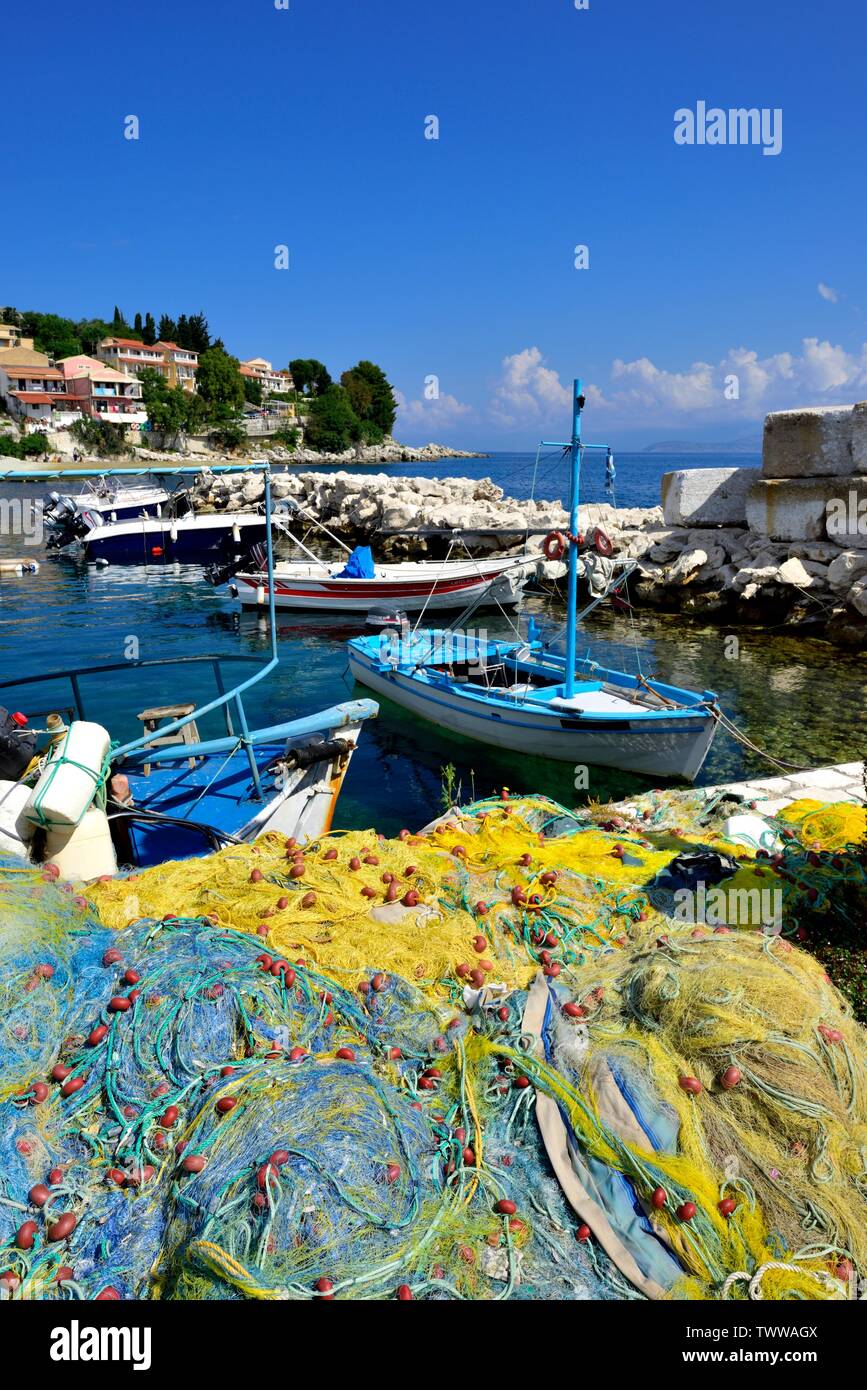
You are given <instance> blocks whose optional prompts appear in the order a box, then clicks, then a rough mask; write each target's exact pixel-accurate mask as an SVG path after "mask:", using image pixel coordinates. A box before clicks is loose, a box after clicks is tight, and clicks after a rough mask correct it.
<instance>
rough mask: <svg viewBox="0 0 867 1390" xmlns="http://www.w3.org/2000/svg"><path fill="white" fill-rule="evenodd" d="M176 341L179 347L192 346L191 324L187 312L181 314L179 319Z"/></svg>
mask: <svg viewBox="0 0 867 1390" xmlns="http://www.w3.org/2000/svg"><path fill="white" fill-rule="evenodd" d="M175 342H176V343H177V345H178V347H182V348H188V347H189V346H190V324H189V320H188V318H187V316H186V314H181V316H180V318H179V319H178V332H177V337H176V338H175Z"/></svg>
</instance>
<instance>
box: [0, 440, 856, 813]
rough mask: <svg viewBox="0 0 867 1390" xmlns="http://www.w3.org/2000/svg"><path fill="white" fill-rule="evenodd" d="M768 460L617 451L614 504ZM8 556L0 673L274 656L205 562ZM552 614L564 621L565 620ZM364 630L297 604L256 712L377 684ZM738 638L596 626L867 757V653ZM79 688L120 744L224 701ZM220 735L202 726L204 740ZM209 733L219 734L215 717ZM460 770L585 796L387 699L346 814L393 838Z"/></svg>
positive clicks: (844, 753) (635, 785) (775, 730)
mask: <svg viewBox="0 0 867 1390" xmlns="http://www.w3.org/2000/svg"><path fill="white" fill-rule="evenodd" d="M756 461H757V460H756V459H754V458H752V457H751V456H737V457H733V456H731V455H725V456H720V457H718V458H715V457H713V456H709V455H701V456H685V455H676V456H670V457H666V456H663V455H659V454H631V455H630V454H624V455H620V456H619V457H618V458H617V483H616V488H617V502H618V504H619V505H620V506H651V505H653V504H655V503H656V502H657V501H658V499H659V482H660V478H661V476H662V474H663V473H664V472H666V471H667V470H669V469H671V468H686V467H690V466H700V467H713V466H719V465H725V464H732V463H737V464H743V465H752V464H754V463H755V462H756ZM533 468H534V456H532V455H526V454H495V455H492V456H491V457H490V458H487V459H458V460H446V461H444V462H443V463H439V464H429V465H425V464H419V465H412V464H402V465H392V466H391V468H390V469H388V470H386V469H383V468H379V469H378V468H376V467H371V468H365V469H364V470H362V471H364V472H370V473H375V472H381V471H390V472H392V473H394V474H398V473H403V474H408V473H412V474H418V475H422V476H425V477H448V476H457V475H460V476H464V477H479V478H482V477H491V478H493V479H494V481H495V482H497V483H499V484H500V485H501V486H502V487H503V488H504V489H505V491H506V493H507V494H509V495H512V496H516V497H527V496H529V495H530V489H531V485H532V478H533ZM301 471H304V470H301ZM602 474H603V465H602V463H601V462H599V463H594V464H592V465H590V466H589V467H588V469H587V472H586V476H585V479H584V486H583V493H584V496H585V497H586V498H588V499H589V500H600V499H602V498H603V497H604V491H603V477H602ZM565 487H566V474H565V468H564V466H563V465H562V464H559V465H557V466H552V465H548V466H546V468H545V469H543V470H542V472H541V473H540V477H539V479H538V482H537V487H536V496H537V497H543V498H557V497H561V498H562V497H563V496H564V495H565ZM40 491H41V489H38V488H32V487H25V486H24V485H21V484H17V485H8V484H7V485H3V486H2V487H0V496H2V497H6V498H11V497H13V496H21V495H24V494H26V495H39V493H40ZM0 554H5V555H7V556H8V555H12V554H25V555H28V556H35V557H36V558H38V559H39V560H40V561H41V563H42V567H41V571H40V573H39V575H37V576H34V577H28V578H22V579H11V578H8V577H3V576H0V679H4V680H5V679H9V678H13V677H17V676H19V675H21V674H24V673H27V674H35V673H42V672H53V671H69V670H71V669H73V668H78V667H82V666H87V665H94V664H100V663H109V662H121V663H122V662H125V660H126V658H127V657H128V654H129V653H130V651H135V650H137V651H138V653H139V654H140V656H141V658H142V659H144V660H148V659H154V658H171V657H181V656H188V655H191V654H193V653H215V654H220V655H228V654H241V655H244V656H247V657H249V658H251V659H253V661H264V660H265V659H266V654H267V648H268V634H267V619H265V618H262V617H260V616H259V615H258V614H256V613H252V614H241V613H239V612H238V610H237V608H236V607H235V606H234V605H233V603H232V602H231V600H230V599H229V598H228V597H227V596H226V595H225V594H224V593H222V592H219V591H217V592H215V590H214V589H212V588H211V587H210V586H209V585H208V584H207V583H206V582H205V581H204V579H203V578H202V576H201V573H200V572H199V571H198V570H196V569H193V568H184V569H178V570H174V569H164V568H161V567H159V566H154V567H152V568H146V569H145V568H129V569H127V568H123V567H113V568H109V569H106V570H95V569H88V568H86V567H84V566H81V565H78V564H76V563H75V562H74V561H72V560H70V559H67V558H63V557H59V558H58V557H54V558H49V557H46V556H45V555H43V554H42V552H41V551H40V550H38V549H35V548H33V547H25V546H23V545H22V542H21V539H20V538H18V537H15V536H10V535H8V534H6V535H0ZM529 606H531V607H532V608H534V609H536V610H541V609H543V608H544V603H543V601H542V600H540V599H534V600H531V601H530V604H529ZM552 616H553V617H554V618H555V619H557V620H558V621H561V620H562V616H563V614H562V611H561V612H560V613H554V614H552ZM477 622H479V623H480V625H481V624H482V623H487V625H488V628H489V630H490V631H491V632H492V633H494V632H497V631H500V630H501V629H500V628H498V625H497V622H496V619H495V618H494V616H493V615H490V616H489V615H479V616H478V617H477ZM358 630H359V629H358V624H357V623H354V622H351V621H350V622H345V621H344V622H341V621H340V620H339V619H338V618H337V617H336V616H333V615H328V614H322V615H318V616H305V615H303V614H299V615H293V614H288V613H284V614H283V615H282V616H281V617H280V619H279V638H280V655H281V665H280V667H279V668H278V670H277V671H276V672H275V674H274V676H272V677H271V678H270V679H269V681H268V683H267V685H263V686H262V687H260V688H259V689H258V690H255V689H254V690H253V691H252V692H251V693H250V696H249V697H248V699H247V708H248V714H249V716H250V719H251V722H254V721H255V722H259V723H266V724H272V723H274V722H276V721H277V720H278V719H282V718H286V719H288V718H292V717H296V716H300V715H303V714H308V713H312V712H313V711H315V710H317V709H322V708H324V707H326V706H327V705H331V704H335V703H338V702H339V701H341V700H345V699H347V698H349V697H350V696H351V695H352V694H355V695H359V694H363V693H364V692H363V691H361V690H360V689H358V688H355V689H354V690H353V685H352V681H351V679H350V678H349V675H348V672H347V666H346V657H345V642H346V640H347V638H349V637H351V636H353V635H355V634H356V632H357V631H358ZM724 636H725V634H724V633H722V632H721V631H720V630H719V629H717V628H714V627H711V626H709V625H707V626H706V625H701V624H694V623H688V622H685V621H684V620H683V619H681V618H678V617H667V616H659V615H654V614H650V613H640V614H638V615H637V620H636V624H635V628H634V630H633V626H632V624H631V623H630V621H629V618H628V616H626V617H624V616H621V615H617V614H613V613H608V612H603V611H600V612H598V613H597V614H594V615H593V617H592V618H591V619H590V620H589V622H588V624H587V627H586V629H585V638H584V643H585V644H586V645H587V646H589V647H590V648H591V649H592V651H593V655H594V656H595V657H596V658H597V659H599V660H600V661H601V662H602V663H603V664H605V665H608V666H615V667H617V666H620V667H621V668H622V669H626V670H630V669H635V661H636V653H637V655H638V657H639V658H640V661H641V667H642V670H643V671H644V672H645V673H655V674H658V675H660V676H662V677H664V678H665V679H667V680H670V681H671V682H673V683H674V684H676V685H681V686H688V687H694V688H698V689H705V688H709V689H713V690H715V691H716V692H717V693H718V694H719V696H720V699H721V702H722V705H723V707H724V708H725V709H726V710H727V712H728V713H729V715H730V716H731V717H732V718H733V719H734V720H735V722H736V723H737V724H739V725H740V726H741V727H743V728H744V729H745V730H746V731H747V732H748V733H749V734H750V736H751V737H752V738H753V739H754V740H755V741H756V742H757V743H759V744H760V745H762V746H764V747H767V748H769V749H770V750H771V751H773V752H775V753H776V754H777V755H779V756H783V757H786V758H789V759H790V760H792V761H795V762H800V763H810V764H815V765H819V764H822V763H827V762H841V761H849V760H854V759H856V758H861V757H863V756H864V754H865V747H864V740H863V730H864V728H865V727H867V662H865V658H864V657H863V656H860V655H855V654H847V653H844V652H841V651H839V650H837V649H836V648H834V647H831V646H829V645H827V644H826V643H823V642H819V641H816V640H812V639H804V638H802V637H799V636H798V635H797V634H795V633H790V634H780V633H772V632H767V631H756V632H751V631H741V632H740V633H739V637H740V655H739V659H738V660H737V661H732V660H728V659H727V658H726V654H725V648H724V642H723V638H724ZM83 690H84V692H85V696H86V699H87V700H88V710H87V712H88V714H89V716H90V717H91V718H94V719H97V720H99V721H100V722H103V723H105V724H107V725H109V727H110V728H111V731H112V734H113V735H114V736H115V737H121V736H122V737H123V738H124V739H126V738H130V737H133V736H135V734H136V733H138V732H139V728H140V726H139V725H138V722H137V720H136V718H135V716H136V714H137V713H138V711H139V710H142V709H144V708H146V707H147V706H148V705H154V704H174V703H177V702H181V701H186V700H198V699H199V698H201V697H203V696H205V695H207V694H210V693H212V687H211V686H210V684H209V683H208V682H207V681H205V680H204V679H203V677H202V675H201V673H191V672H186V673H185V672H184V671H183V670H177V669H172V668H163V669H161V670H160V671H159V672H158V673H156V674H155V673H146V672H142V671H135V672H133V671H124V672H123V673H121V676H119V677H118V678H117V680H116V681H114V682H109V681H107V680H105V679H104V678H91V679H89V680H86V681H85V682H83ZM63 699H64V688H63V686H62V685H60V684H57V685H53V686H52V687H50V688H49V689H46V690H44V691H42V692H41V693H40V696H39V699H38V700H34V698H33V696H32V695H30V696H28V695H27V694H25V693H24V692H23V691H16V692H12V693H9V692H7V693H6V694H3V693H2V692H0V703H2V704H4V705H7V706H11V707H12V708H13V709H23V710H24V711H25V712H26V713H34V712H35V711H37V709H41V710H43V711H44V710H45V709H47V708H49V707H53V706H54V705H62V704H63ZM211 728H212V726H210V725H209V724H208V723H207V722H206V723H205V725H204V728H203V732H205V733H207V732H208V731H209V730H210V729H211ZM213 732H214V733H217V732H222V730H218V729H217V728H216V727H214V728H213ZM449 765H451V766H452V767H453V768H454V777H455V781H456V784H457V785H458V787H459V788H460V793H461V795H462V796H463V797H464V798H465V799H468V798H469V797H471V796H473V795H477V796H481V795H485V794H488V793H489V792H490V791H492V790H493V789H496V788H499V787H501V786H502V785H504V784H505V785H508V786H509V787H511V788H512V789H513V790H515V791H527V792H531V791H532V792H543V793H547V794H548V795H550V796H553V797H555V798H557V799H558V800H560V801H563V802H565V803H568V804H574V803H575V802H576V801H578V800H581V799H582V796H580V795H578V794H576V793H575V792H574V790H573V787H572V774H571V771H570V769H569V768H568V767H567V766H566V765H565V764H558V763H552V762H546V761H543V760H538V759H531V758H524V757H520V758H519V757H516V756H514V755H511V754H499V753H497V752H496V751H495V750H493V749H490V748H486V747H483V746H482V745H479V744H472V743H469V742H467V741H466V740H464V739H461V738H457V737H455V736H452V735H450V734H446V733H444V732H443V731H441V730H439V729H437V728H436V727H435V726H433V725H428V724H425V723H420V722H419V721H418V720H417V719H414V718H411V717H410V716H408V715H407V714H406V713H405V712H404V711H402V710H401V709H399V708H398V707H397V706H394V705H391V704H388V703H386V702H383V703H382V709H381V714H380V718H379V719H378V720H377V721H374V722H373V723H371V724H369V725H368V727H367V728H366V730H365V732H364V734H363V736H362V741H361V745H360V748H359V752H358V753H357V755H356V757H355V759H354V761H353V764H352V768H351V771H350V775H349V777H348V778H347V782H346V786H345V790H344V793H343V796H342V798H341V803H340V807H339V812H338V822H337V823H338V824H339V825H342V826H370V825H375V826H376V827H377V828H379V829H382V830H384V831H386V832H394V831H396V830H398V829H399V828H400V827H401V826H404V825H406V826H409V827H417V826H420V825H422V824H424V823H425V822H426V821H427V820H429V819H430V818H431V817H432V816H433V815H434V814H437V813H438V812H439V810H440V808H441V791H442V781H443V769H444V768H445V767H447V766H449ZM771 771H772V770H770V769H767V768H766V766H765V764H764V763H762V762H761V761H760V760H759V759H758V758H756V757H755V756H753V755H748V754H744V753H743V751H742V750H741V748H740V747H739V746H738V745H736V744H734V743H732V742H731V741H730V740H729V739H728V738H726V737H723V736H719V737H718V738H717V740H716V742H715V744H714V747H713V749H712V750H711V755H710V757H709V759H708V761H707V763H706V764H705V768H704V770H703V773H702V777H701V781H702V782H703V783H712V782H718V781H726V780H731V779H734V778H736V777H741V776H744V775H749V776H759V775H765V774H767V775H770V774H771ZM642 785H643V784H642V783H640V782H638V781H637V780H636V779H635V778H633V777H629V776H627V775H624V774H619V773H616V772H610V771H609V772H605V771H602V770H600V771H599V772H598V774H596V775H595V776H593V777H592V781H591V786H590V792H591V794H592V795H593V796H594V797H595V798H608V797H616V796H622V795H626V794H628V793H630V792H632V791H635V790H638V789H640V787H641V786H642Z"/></svg>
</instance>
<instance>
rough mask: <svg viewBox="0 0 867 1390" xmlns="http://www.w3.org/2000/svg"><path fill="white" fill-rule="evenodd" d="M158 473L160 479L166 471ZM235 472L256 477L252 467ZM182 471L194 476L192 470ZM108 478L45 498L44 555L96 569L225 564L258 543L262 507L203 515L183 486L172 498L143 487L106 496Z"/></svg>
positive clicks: (263, 529) (262, 526) (159, 490)
mask: <svg viewBox="0 0 867 1390" xmlns="http://www.w3.org/2000/svg"><path fill="white" fill-rule="evenodd" d="M258 466H259V467H260V468H261V466H262V465H261V464H260V465H258ZM141 471H144V470H141ZM158 471H159V475H160V477H164V476H165V475H166V472H167V470H165V469H162V468H161V469H159V470H158ZM168 471H169V472H177V470H168ZM215 471H217V470H215ZM239 471H244V472H251V471H253V472H255V471H256V465H253V467H252V468H246V469H244V470H239ZM184 472H185V473H186V474H188V475H192V476H196V473H197V470H196V469H186V470H184ZM115 474H116V470H114V473H113V474H108V475H104V476H103V477H102V478H101V479H100V482H99V486H98V488H97V489H96V490H94V489H93V488H91V489H90V490H89V491H85V492H83V493H81V494H79V496H77V497H75V496H72V497H70V496H63V495H60V494H58V493H56V492H55V493H51V494H49V497H48V499H47V506H46V510H45V513H44V518H45V523H46V531H47V546H48V549H49V550H64V551H71V552H74V553H75V554H76V555H78V556H80V557H81V558H82V559H84V560H85V561H87V563H88V564H100V565H164V564H182V565H183V564H187V565H232V564H233V563H235V562H237V561H238V560H240V558H241V557H242V555H244V554H245V553H246V552H248V551H249V550H250V548H251V547H252V546H255V545H257V544H261V543H262V542H264V540H265V532H266V529H267V527H266V521H265V516H264V509H263V508H262V507H255V508H254V507H251V508H248V509H246V510H244V511H234V512H216V511H206V510H205V511H203V510H200V509H199V508H198V506H197V504H196V501H195V500H194V497H193V494H192V492H191V490H190V489H189V488H185V487H180V488H178V489H176V490H175V491H174V492H172V493H168V492H166V491H165V489H163V488H161V487H151V488H148V487H144V486H139V487H138V488H125V489H117V490H115V491H112V490H111V487H110V479H111V477H113V476H114V475H115ZM63 476H64V478H67V477H69V476H70V475H69V472H68V471H67V472H65V473H64V475H63ZM112 500H113V501H114V504H115V505H112Z"/></svg>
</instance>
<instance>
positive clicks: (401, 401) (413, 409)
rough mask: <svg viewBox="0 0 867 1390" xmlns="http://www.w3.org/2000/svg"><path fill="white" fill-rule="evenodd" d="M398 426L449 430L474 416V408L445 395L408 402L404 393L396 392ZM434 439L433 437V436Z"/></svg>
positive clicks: (454, 397)
mask: <svg viewBox="0 0 867 1390" xmlns="http://www.w3.org/2000/svg"><path fill="white" fill-rule="evenodd" d="M394 396H395V400H396V401H397V412H398V425H403V426H404V427H406V428H409V427H412V428H413V429H432V430H434V429H447V428H448V426H449V425H453V424H455V423H456V422H457V421H459V420H465V419H467V417H468V416H472V414H473V407H472V406H471V405H466V404H465V403H464V402H463V401H459V400H458V399H457V397H456V396H450V395H448V393H443V394H441V395H440V396H438V397H437V398H436V399H435V400H426V399H424V400H414V401H410V400H407V398H406V396H404V394H403V392H402V391H395V393H394ZM431 437H433V436H431Z"/></svg>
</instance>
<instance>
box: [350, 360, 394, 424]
mask: <svg viewBox="0 0 867 1390" xmlns="http://www.w3.org/2000/svg"><path fill="white" fill-rule="evenodd" d="M340 380H341V382H342V383H343V386H344V387H345V389H346V392H347V394H348V396H349V399H350V401H351V402H352V406H353V409H354V410H355V413H356V414H357V415H358V417H359V419H361V420H371V421H372V422H373V423H374V424H375V425H377V426H378V427H379V429H380V430H382V433H383V435H386V434H391V431H392V428H393V426H394V422H395V418H396V417H397V403H396V402H395V399H394V391H393V390H392V387H391V383H390V382H389V380H388V377H387V376H386V375H385V372H384V371H383V370H382V368H381V367H378V366H377V365H376V363H375V362H368V361H366V360H365V361H361V362H358V363H356V365H355V366H354V367H350V369H349V371H348V372H344V373H343V376H342V377H341V378H340Z"/></svg>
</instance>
